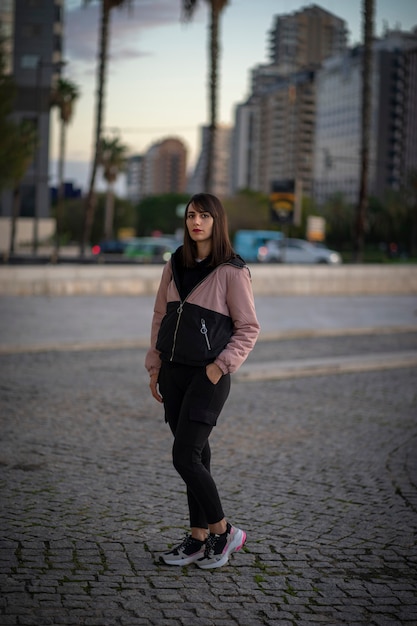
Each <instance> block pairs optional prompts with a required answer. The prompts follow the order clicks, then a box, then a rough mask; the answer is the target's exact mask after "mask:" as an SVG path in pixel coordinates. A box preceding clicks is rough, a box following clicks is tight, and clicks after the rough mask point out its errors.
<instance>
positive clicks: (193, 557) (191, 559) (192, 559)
mask: <svg viewBox="0 0 417 626" xmlns="http://www.w3.org/2000/svg"><path fill="white" fill-rule="evenodd" d="M203 554H204V552H198V553H197V554H194V555H193V554H192V555H190V556H188V557H186V558H184V559H177V560H176V561H174V560H171V559H169V558H168V559H166V558H165V557H164V556H160V557H159V560H160V561H161V562H162V563H165V565H190V564H191V563H195V561H197V560H198V559H201V556H202V555H203Z"/></svg>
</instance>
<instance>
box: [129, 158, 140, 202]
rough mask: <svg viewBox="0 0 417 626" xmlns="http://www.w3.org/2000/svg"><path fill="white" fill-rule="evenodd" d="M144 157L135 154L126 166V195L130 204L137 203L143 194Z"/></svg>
mask: <svg viewBox="0 0 417 626" xmlns="http://www.w3.org/2000/svg"><path fill="white" fill-rule="evenodd" d="M142 168H143V156H142V155H141V154H135V155H133V156H131V157H129V158H128V160H127V165H126V195H127V198H128V200H130V202H134V203H137V202H139V201H140V199H141V192H142V185H141V181H142Z"/></svg>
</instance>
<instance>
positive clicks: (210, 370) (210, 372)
mask: <svg viewBox="0 0 417 626" xmlns="http://www.w3.org/2000/svg"><path fill="white" fill-rule="evenodd" d="M206 375H207V378H208V379H209V381H210V382H212V383H213V385H217V383H218V382H219V380H220V379H221V377H222V376H223V372H222V371H221V369H220V367H219V366H218V365H216V364H215V363H209V364H208V365H206Z"/></svg>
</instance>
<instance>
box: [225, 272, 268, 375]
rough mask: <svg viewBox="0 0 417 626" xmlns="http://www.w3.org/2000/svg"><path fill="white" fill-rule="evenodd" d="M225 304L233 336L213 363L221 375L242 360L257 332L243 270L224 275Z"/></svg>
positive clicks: (246, 276)
mask: <svg viewBox="0 0 417 626" xmlns="http://www.w3.org/2000/svg"><path fill="white" fill-rule="evenodd" d="M226 301H227V306H228V308H229V312H230V317H231V318H232V322H233V334H232V337H231V339H230V341H229V343H228V344H227V346H226V347H225V349H224V350H223V351H222V352H221V353H220V354H219V356H218V357H217V358H216V359H215V361H214V362H215V363H216V365H218V366H219V367H220V369H221V370H222V372H223V374H227V373H230V374H231V373H233V372H235V371H236V370H237V369H238V368H239V367H240V366H241V365H242V363H243V362H244V361H245V360H246V358H247V356H248V355H249V353H250V351H251V350H252V348H253V347H254V345H255V343H256V339H257V338H258V335H259V331H260V325H259V322H258V319H257V317H256V311H255V303H254V298H253V292H252V283H251V278H250V273H249V269H248V268H247V267H244V268H242V269H236V270H235V271H234V272H233V274H229V275H228V283H227V295H226Z"/></svg>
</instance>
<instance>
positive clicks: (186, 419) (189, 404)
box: [158, 363, 230, 528]
mask: <svg viewBox="0 0 417 626" xmlns="http://www.w3.org/2000/svg"><path fill="white" fill-rule="evenodd" d="M158 384H159V391H160V393H161V395H162V397H163V401H164V407H165V420H166V422H168V424H169V426H170V428H171V431H172V433H173V435H174V445H173V448H172V459H173V464H174V467H175V469H176V470H177V472H178V473H179V474H180V476H181V478H182V479H183V480H184V482H185V484H186V486H187V498H188V508H189V512H190V526H191V527H197V528H207V526H208V524H215V523H216V522H219V521H220V520H221V519H223V517H224V513H223V508H222V505H221V501H220V497H219V493H218V490H217V487H216V484H215V482H214V480H213V477H212V476H211V473H210V459H211V451H210V445H209V436H210V433H211V431H212V430H213V427H214V426H215V425H216V422H217V418H218V416H219V415H220V412H221V410H222V408H223V406H224V403H225V402H226V400H227V397H228V395H229V392H230V374H225V375H224V376H222V378H221V379H220V380H219V382H218V383H217V385H214V384H213V383H212V382H211V381H210V380H209V379H208V378H207V375H206V368H205V367H191V366H187V365H179V364H176V363H162V367H161V370H160V373H159V379H158Z"/></svg>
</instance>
